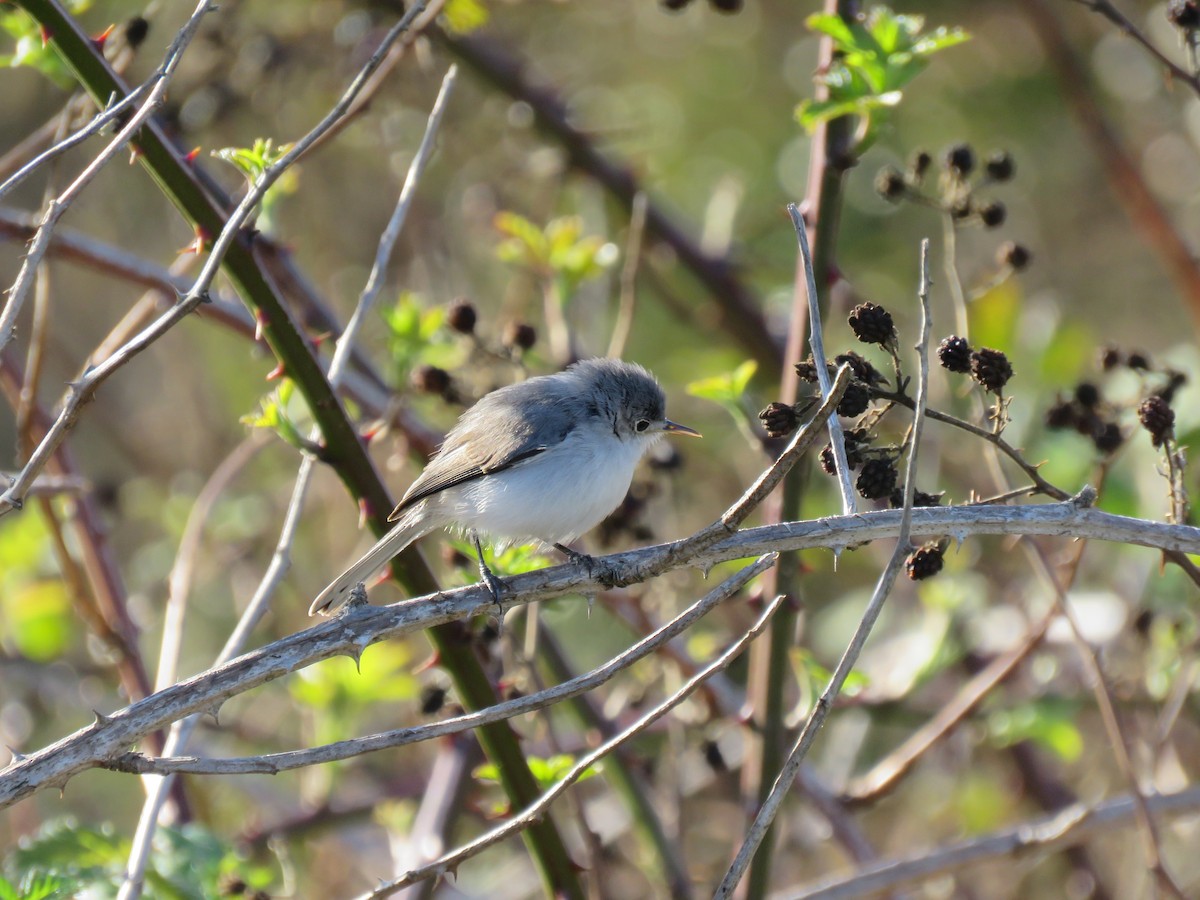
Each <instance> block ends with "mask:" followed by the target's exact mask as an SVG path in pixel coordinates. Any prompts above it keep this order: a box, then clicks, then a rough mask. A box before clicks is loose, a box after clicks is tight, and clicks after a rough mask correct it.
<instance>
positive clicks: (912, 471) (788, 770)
mask: <svg viewBox="0 0 1200 900" xmlns="http://www.w3.org/2000/svg"><path fill="white" fill-rule="evenodd" d="M917 296H918V297H919V298H920V301H921V336H920V339H919V340H918V342H917V352H918V357H919V360H920V365H919V369H918V379H917V401H916V405H917V408H916V413H915V416H914V419H913V440H912V448H911V449H910V450H909V454H908V464H907V466H906V467H905V473H904V508H903V509H902V510H901V518H900V530H899V534H898V535H897V539H896V547H895V549H894V550H893V551H892V556H891V559H890V560H888V564H887V567H886V568H885V569H884V570H883V573H882V574H881V575H880V576H879V581H878V583H877V584H876V586H875V592H874V594H872V596H871V600H870V602H869V603H868V604H867V608H866V611H865V612H864V613H863V616H862V620H861V621H860V622H859V624H858V627H857V628H856V629H855V631H854V635H853V636H852V637H851V639H850V644H849V646H847V647H846V651H845V653H843V654H842V658H841V660H840V661H839V662H838V665H837V668H836V669H835V670H834V672H833V675H832V676H830V679H829V684H828V685H827V686H826V688H825V690H824V691H822V693H821V696H820V698H819V699H818V700H817V702H816V704H814V706H813V710H812V712H811V713H810V714H809V717H808V720H807V721H806V722H805V723H804V727H803V728H802V729H801V731H800V734H799V736H798V737H797V738H796V743H795V745H794V746H793V747H792V750H791V752H790V753H789V754H788V757H787V759H786V760H785V761H784V764H783V768H782V769H781V770H780V772H779V775H778V777H777V778H776V779H775V783H774V784H773V785H772V786H771V790H770V792H769V793H768V794H767V797H766V799H765V800H764V801H763V803H762V805H761V806H760V808H759V810H758V813H757V815H755V817H754V821H753V822H752V823H751V825H750V828H749V830H748V832H747V834H746V839H745V841H744V842H743V843H742V846H741V848H739V850H738V853H737V856H736V858H735V859H734V861H733V864H732V865H731V866H730V867H729V871H728V872H726V874H725V878H724V879H722V881H721V884H720V885H719V886H718V888H717V890H716V893H715V894H714V895H713V896H714V898H729V897H731V896H733V892H734V890H735V889H736V888H737V886H738V882H740V881H741V879H742V875H743V874H744V873H745V871H746V869H747V868H748V867H749V865H750V861H751V860H752V859H753V858H754V854H755V853H756V852H757V850H758V847H759V845H760V844H761V843H762V840H763V837H764V836H765V835H766V833H767V830H768V829H769V828H770V827H771V823H772V822H774V821H775V816H776V814H777V813H778V812H779V807H780V806H781V805H782V803H783V799H784V797H785V796H787V794H788V793H789V792H790V791H791V788H792V784H793V782H794V781H795V779H796V776H797V774H798V773H799V771H800V765H801V763H802V762H803V761H804V757H805V756H806V755H807V754H808V750H809V748H810V747H811V746H812V743H813V741H814V740H815V739H816V735H817V732H818V730H820V728H821V725H822V724H824V722H825V718H826V716H828V714H829V710H830V709H831V708H832V707H833V701H834V699H835V698H836V697H837V695H838V694H839V693H841V690H842V685H843V684H844V683H845V681H846V678H847V676H849V674H850V671H851V670H852V669H853V668H854V664H855V663H856V662H857V661H858V657H859V654H860V653H861V652H862V648H863V646H864V645H865V644H866V642H867V638H868V636H869V635H870V634H871V629H872V628H873V627H874V626H875V620H876V619H877V618H878V617H879V613H880V611H881V610H882V609H883V603H884V601H885V600H886V599H887V596H888V594H889V593H891V590H892V585H893V584H895V581H896V576H897V575H898V574H899V573H900V568H901V567H902V566H903V565H904V558H905V557H906V556H907V555H908V553H909V543H908V540H909V532H910V526H911V522H912V512H913V509H912V502H913V491H914V483H915V481H916V472H917V451H918V450H919V449H920V443H921V432H922V430H923V429H924V426H925V404H926V399H927V397H928V392H929V336H930V329H931V324H930V315H929V241H928V240H923V241H922V242H921V283H920V286H919V287H918V290H917ZM815 358H816V357H815V355H814V359H815ZM820 368H821V366H820V364H818V369H820Z"/></svg>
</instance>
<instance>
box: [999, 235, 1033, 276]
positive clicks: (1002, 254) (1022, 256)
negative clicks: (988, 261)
mask: <svg viewBox="0 0 1200 900" xmlns="http://www.w3.org/2000/svg"><path fill="white" fill-rule="evenodd" d="M1032 258H1033V254H1031V253H1030V252H1029V248H1028V247H1026V246H1025V245H1024V244H1018V243H1017V242H1016V241H1005V242H1004V243H1003V244H1001V245H1000V246H999V247H997V248H996V264H997V265H999V266H1004V267H1007V268H1009V269H1012V270H1013V271H1014V272H1020V271H1021V270H1022V269H1024V268H1025V267H1027V266H1028V265H1029V261H1030V259H1032Z"/></svg>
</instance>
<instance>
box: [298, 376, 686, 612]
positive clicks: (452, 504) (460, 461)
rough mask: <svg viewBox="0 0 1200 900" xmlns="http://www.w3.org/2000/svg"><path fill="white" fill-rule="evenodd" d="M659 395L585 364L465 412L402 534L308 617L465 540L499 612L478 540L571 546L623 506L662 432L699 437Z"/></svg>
mask: <svg viewBox="0 0 1200 900" xmlns="http://www.w3.org/2000/svg"><path fill="white" fill-rule="evenodd" d="M665 405H666V399H665V397H664V396H663V392H662V388H660V387H659V386H658V382H656V381H655V380H654V376H652V375H651V374H650V373H649V372H647V371H646V370H645V369H643V368H642V367H641V366H637V365H633V364H631V363H625V362H621V361H620V360H614V359H586V360H583V361H582V362H578V363H576V364H575V365H573V366H571V367H570V368H568V369H566V370H565V371H563V372H559V373H557V374H555V375H542V376H540V377H538V378H530V379H529V380H528V381H522V382H521V383H519V384H512V385H509V386H508V387H502V388H500V389H499V390H496V391H493V392H492V393H490V394H488V395H487V396H485V397H484V398H483V399H481V400H480V401H479V402H478V403H476V404H475V405H474V406H472V407H471V408H470V409H468V410H467V411H466V412H465V413H463V415H462V418H460V419H459V420H458V423H457V424H456V425H455V426H454V428H452V429H451V430H450V433H449V434H448V435H446V442H445V443H444V444H442V447H441V449H440V450H439V451H438V452H437V454H436V455H435V456H434V457H433V459H431V460H430V461H429V465H428V466H427V467H426V468H425V471H424V472H422V473H421V477H420V478H418V479H417V480H416V481H415V482H413V484H412V486H411V487H410V488H409V489H408V491H407V492H405V494H404V499H403V500H401V501H400V505H399V506H397V507H396V508H395V510H393V511H392V514H391V515H390V516H389V517H388V520H389V521H394V522H396V526H395V527H394V528H393V529H392V530H391V531H389V532H388V533H387V534H385V535H384V536H383V537H382V538H380V540H379V542H378V543H377V544H376V545H375V546H374V547H372V548H371V549H370V550H368V551H367V552H366V554H365V555H364V556H363V557H362V559H360V560H359V561H358V562H356V563H355V564H354V565H352V566H351V567H350V568H349V569H347V570H346V571H345V572H344V573H342V575H340V576H339V577H338V578H337V580H336V581H334V582H333V583H332V584H331V585H329V587H327V588H325V590H323V591H322V592H321V594H320V596H319V597H317V599H316V600H314V601H313V604H312V606H311V607H310V609H309V614H310V615H312V614H315V613H323V614H326V615H328V614H329V613H332V612H333V611H334V610H336V609H338V608H339V607H340V606H342V605H343V604H344V603H345V602H346V600H347V599H349V596H350V592H351V591H352V590H353V589H354V587H355V586H356V585H358V584H359V583H361V582H363V581H364V580H365V579H367V578H369V577H370V576H371V575H372V574H374V573H375V572H376V571H378V570H379V569H381V568H383V566H384V565H385V564H386V563H387V562H388V561H389V560H390V559H392V557H394V556H396V555H397V554H398V553H400V551H401V550H403V549H404V548H405V547H407V546H408V545H409V544H411V543H412V542H413V541H415V540H417V539H418V538H420V537H422V536H423V535H425V534H428V533H429V532H430V531H433V530H434V529H436V528H445V527H456V528H459V529H462V530H463V531H465V532H466V533H467V534H468V535H469V536H470V538H471V540H472V541H473V542H474V543H475V549H476V552H478V553H479V566H480V575H481V576H482V577H483V579H484V581H485V582H486V583H487V584H488V586H489V587H490V588H491V590H492V595H493V596H494V597H496V598H497V602H499V595H500V587H499V583H498V582H497V581H496V578H495V576H494V575H492V573H491V572H490V571H489V570H488V568H487V566H486V565H484V562H483V550H482V548H481V547H480V543H479V538H480V536H481V535H482V536H485V537H487V538H489V539H491V540H493V541H497V542H499V543H500V544H501V545H506V544H511V543H525V542H529V541H534V540H537V541H542V542H544V543H547V544H551V545H553V546H555V547H557V548H558V549H559V550H562V551H563V552H564V553H566V554H567V555H568V556H569V557H571V558H572V559H574V558H577V557H580V556H581V554H576V553H574V552H573V551H571V550H569V549H568V548H567V547H566V546H564V545H565V544H566V543H567V542H569V541H573V540H574V539H575V538H577V537H579V536H580V535H582V534H584V533H585V532H587V531H590V530H591V529H592V528H594V527H595V526H596V525H597V524H599V522H600V520H601V519H603V518H604V517H605V516H607V515H608V514H609V513H610V512H612V511H613V510H614V509H616V508H617V506H618V505H619V504H620V503H621V501H622V500H624V499H625V494H626V493H627V492H628V491H629V484H630V482H631V481H632V480H633V472H634V469H635V468H636V467H637V464H638V461H639V460H641V458H642V456H644V455H645V453H646V451H647V450H649V449H650V448H651V447H652V446H653V445H654V443H655V442H656V441H657V440H658V439H659V438H660V437H662V436H663V435H664V434H668V433H670V434H688V435H693V436H695V437H699V436H700V434H699V432H697V431H693V430H692V429H691V428H687V427H685V426H683V425H677V424H675V423H674V422H672V421H670V420H669V419H667V418H666V416H665V414H664V407H665Z"/></svg>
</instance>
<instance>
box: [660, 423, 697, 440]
mask: <svg viewBox="0 0 1200 900" xmlns="http://www.w3.org/2000/svg"><path fill="white" fill-rule="evenodd" d="M662 430H663V431H665V432H666V433H667V434H686V435H689V436H690V437H703V435H701V434H700V432H698V431H697V430H696V429H694V428H688V427H687V426H686V425H680V424H679V423H678V422H672V421H671V420H670V419H666V420H665V421H664V422H663V427H662Z"/></svg>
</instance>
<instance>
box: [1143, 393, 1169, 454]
mask: <svg viewBox="0 0 1200 900" xmlns="http://www.w3.org/2000/svg"><path fill="white" fill-rule="evenodd" d="M1137 415H1138V421H1139V422H1141V423H1142V427H1143V428H1145V429H1146V430H1147V431H1148V432H1150V442H1151V443H1152V444H1154V446H1155V447H1161V446H1162V445H1163V442H1164V441H1166V440H1167V439H1168V438H1169V437H1170V436H1171V431H1172V430H1173V429H1174V428H1175V410H1173V409H1171V405H1170V404H1169V403H1167V401H1166V400H1164V399H1163V398H1162V397H1147V398H1146V399H1145V400H1143V401H1142V403H1141V405H1140V406H1139V407H1138V411H1137Z"/></svg>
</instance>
